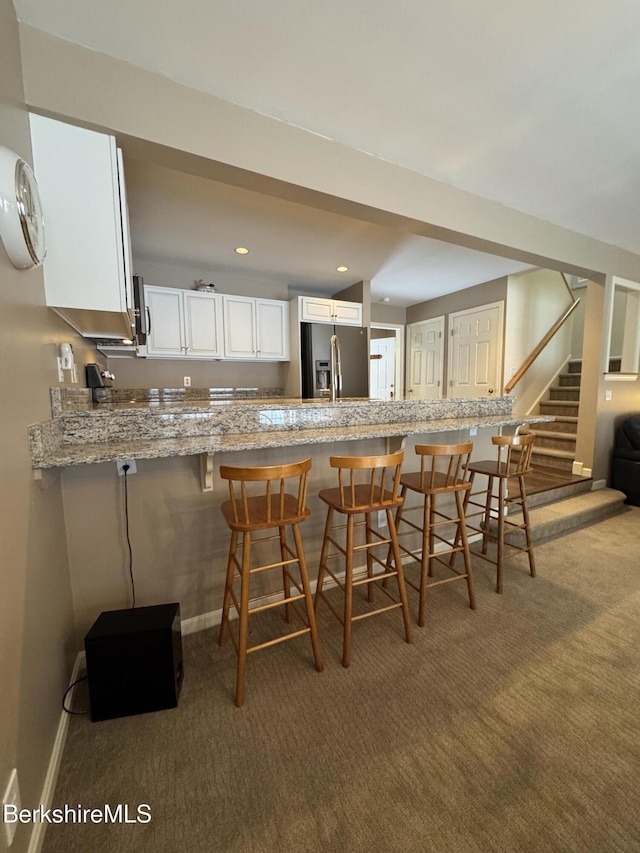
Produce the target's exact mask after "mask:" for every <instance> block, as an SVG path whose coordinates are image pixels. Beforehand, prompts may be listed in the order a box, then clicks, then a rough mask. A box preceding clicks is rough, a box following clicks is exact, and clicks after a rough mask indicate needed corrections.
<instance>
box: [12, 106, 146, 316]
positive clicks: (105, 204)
mask: <svg viewBox="0 0 640 853" xmlns="http://www.w3.org/2000/svg"><path fill="white" fill-rule="evenodd" d="M29 118H30V124H31V139H32V146H33V159H34V171H35V174H36V179H37V181H38V186H39V188H40V194H41V197H42V204H43V208H44V218H45V236H46V244H47V256H46V258H45V261H44V265H43V274H44V285H45V297H46V302H47V305H50V306H51V307H54V308H61V309H82V310H85V311H101V312H102V311H104V312H116V313H120V314H122V313H124V312H127V311H128V310H129V309H131V308H132V304H133V302H132V297H131V280H130V279H131V276H130V270H129V262H130V249H129V234H128V222H127V214H126V198H125V193H124V178H123V175H122V174H121V171H120V169H119V164H118V152H117V150H116V144H115V139H114V137H112V136H108V135H107V134H104V133H96V132H95V131H92V130H87V129H85V128H82V127H75V126H73V125H70V124H66V123H64V122H60V121H55V120H54V119H50V118H45V117H43V116H39V115H33V114H32V115H30V117H29ZM80 331H82V330H80Z"/></svg>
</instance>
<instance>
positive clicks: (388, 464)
mask: <svg viewBox="0 0 640 853" xmlns="http://www.w3.org/2000/svg"><path fill="white" fill-rule="evenodd" d="M403 458H404V453H403V451H400V452H398V453H388V454H385V455H384V456H331V457H329V464H330V465H331V467H332V468H337V469H338V489H339V493H340V503H341V504H343V505H344V506H350V507H354V506H357V505H359V504H358V503H357V487H358V486H360V488H361V489H362V487H363V486H364V487H365V488H366V493H367V495H368V503H367V504H362V499H361V500H360V505H362V506H365V505H368V506H376V505H378V504H382V503H383V502H388V501H390V500H393V501H395V500H396V499H397V497H398V491H399V489H400V473H401V472H400V467H401V465H402V460H403ZM343 472H344V473H343ZM359 474H360V476H358V475H359ZM345 480H346V481H347V482H346V484H345ZM360 495H362V491H360Z"/></svg>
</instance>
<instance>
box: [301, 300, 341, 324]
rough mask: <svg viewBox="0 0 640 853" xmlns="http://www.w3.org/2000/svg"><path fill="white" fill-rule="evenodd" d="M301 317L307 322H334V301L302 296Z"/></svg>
mask: <svg viewBox="0 0 640 853" xmlns="http://www.w3.org/2000/svg"><path fill="white" fill-rule="evenodd" d="M300 319H301V320H304V321H305V322H307V323H333V303H332V301H331V300H330V299H314V298H312V297H310V296H301V297H300Z"/></svg>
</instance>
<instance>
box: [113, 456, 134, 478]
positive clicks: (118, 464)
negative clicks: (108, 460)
mask: <svg viewBox="0 0 640 853" xmlns="http://www.w3.org/2000/svg"><path fill="white" fill-rule="evenodd" d="M125 465H128V466H129V467H128V468H127V471H126V474H127V477H130V476H131V475H132V474H137V473H138V469H137V468H136V460H135V459H122V460H120V459H118V460H117V461H116V467H117V469H118V476H119V477H122V476H123V475H124V473H125V470H124V466H125Z"/></svg>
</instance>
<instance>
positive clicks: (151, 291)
mask: <svg viewBox="0 0 640 853" xmlns="http://www.w3.org/2000/svg"><path fill="white" fill-rule="evenodd" d="M144 293H145V299H146V303H147V308H148V309H149V320H150V323H151V330H150V332H149V334H148V335H147V355H148V356H164V357H165V358H183V357H184V347H185V342H184V323H183V308H182V291H180V290H175V289H174V288H171V287H145V289H144Z"/></svg>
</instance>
